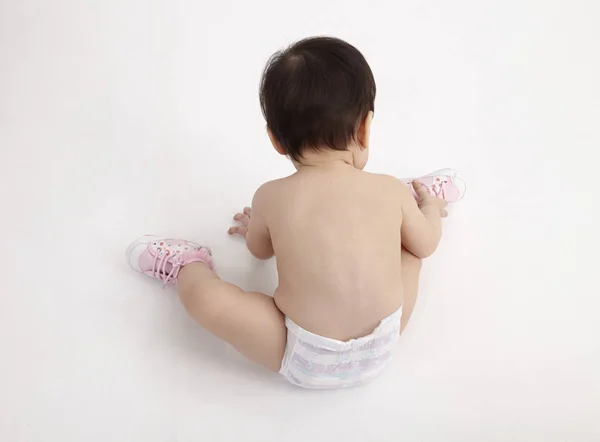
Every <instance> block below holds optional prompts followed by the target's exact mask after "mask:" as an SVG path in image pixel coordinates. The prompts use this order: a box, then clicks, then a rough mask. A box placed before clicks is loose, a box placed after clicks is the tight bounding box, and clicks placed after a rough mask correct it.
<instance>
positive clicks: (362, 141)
mask: <svg viewBox="0 0 600 442" xmlns="http://www.w3.org/2000/svg"><path fill="white" fill-rule="evenodd" d="M372 121H373V111H369V113H367V115H366V116H365V118H364V119H363V120H362V122H361V123H360V126H358V132H357V134H356V139H357V141H358V145H359V146H360V148H361V149H363V150H365V149H368V148H369V138H370V136H371V122H372Z"/></svg>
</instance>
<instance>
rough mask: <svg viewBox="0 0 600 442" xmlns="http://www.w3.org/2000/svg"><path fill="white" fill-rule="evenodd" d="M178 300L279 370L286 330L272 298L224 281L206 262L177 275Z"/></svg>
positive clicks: (235, 344) (234, 343) (249, 354)
mask: <svg viewBox="0 0 600 442" xmlns="http://www.w3.org/2000/svg"><path fill="white" fill-rule="evenodd" d="M177 290H178V292H179V299H181V302H182V303H183V305H184V306H185V308H186V310H187V311H188V313H189V314H190V316H191V317H192V318H194V319H195V320H196V322H198V324H200V325H201V326H202V327H204V328H205V329H206V330H208V331H209V332H211V333H212V334H213V335H215V336H217V337H218V338H221V339H223V340H224V341H226V342H228V343H229V344H231V345H232V346H233V347H234V348H235V349H236V350H237V351H239V352H240V353H241V354H243V355H244V356H246V357H247V358H248V359H251V360H252V361H254V362H257V363H259V364H261V365H263V366H265V367H267V368H269V369H271V370H273V371H279V369H280V368H281V361H282V359H283V355H284V352H285V345H286V338H287V330H286V327H285V318H284V315H283V314H282V313H281V312H280V311H279V309H278V308H277V306H276V305H275V302H274V301H273V298H272V297H270V296H267V295H264V294H262V293H256V292H244V291H243V290H242V289H240V288H239V287H237V286H235V285H233V284H229V283H227V282H224V281H221V280H220V279H219V277H218V276H217V275H216V274H215V273H214V272H213V271H212V270H210V269H209V268H208V267H207V266H206V265H204V264H203V263H200V262H194V263H190V264H188V265H186V266H184V267H182V268H181V271H180V272H179V275H178V277H177Z"/></svg>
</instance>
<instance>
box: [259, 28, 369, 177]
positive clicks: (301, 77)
mask: <svg viewBox="0 0 600 442" xmlns="http://www.w3.org/2000/svg"><path fill="white" fill-rule="evenodd" d="M260 104H261V107H262V111H263V114H264V116H265V119H266V120H267V129H268V131H269V137H270V138H271V141H272V143H273V146H274V147H275V149H276V150H277V151H278V152H279V153H281V154H282V155H288V156H289V157H290V158H291V159H292V160H293V161H294V162H295V163H297V164H302V162H303V160H304V159H306V157H307V156H309V155H310V156H311V157H314V156H315V155H317V154H329V155H330V156H331V157H334V156H335V155H331V154H332V153H335V152H338V153H339V156H340V157H341V158H343V159H344V160H345V161H347V162H351V164H352V165H354V166H355V167H357V168H359V169H362V168H364V167H365V165H366V163H367V159H368V154H369V149H368V148H369V129H370V126H371V119H372V118H373V111H374V104H375V79H374V78H373V73H372V72H371V68H370V67H369V64H368V63H367V61H366V60H365V58H364V57H363V55H362V54H361V53H360V52H359V51H358V49H356V48H355V47H354V46H352V45H350V44H348V43H346V42H344V41H342V40H339V39H337V38H329V37H314V38H308V39H305V40H301V41H299V42H297V43H295V44H293V45H292V46H290V47H289V48H287V49H285V50H283V51H281V52H277V53H275V54H274V55H273V56H272V57H271V59H270V60H269V62H268V63H267V66H266V68H265V71H264V73H263V77H262V81H261V85H260Z"/></svg>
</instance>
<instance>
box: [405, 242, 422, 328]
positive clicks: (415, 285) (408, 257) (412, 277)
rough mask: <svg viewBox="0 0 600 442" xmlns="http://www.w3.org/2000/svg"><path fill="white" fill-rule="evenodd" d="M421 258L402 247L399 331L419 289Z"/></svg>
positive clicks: (410, 313) (411, 308) (410, 311)
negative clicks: (401, 302) (401, 296)
mask: <svg viewBox="0 0 600 442" xmlns="http://www.w3.org/2000/svg"><path fill="white" fill-rule="evenodd" d="M421 264H422V260H421V259H419V258H417V257H416V256H415V255H413V254H412V253H410V252H409V251H408V250H406V249H405V248H404V247H402V257H401V265H402V286H403V289H404V302H403V304H402V322H401V326H400V327H401V328H400V333H402V330H404V327H406V324H407V323H408V320H409V319H410V315H412V312H413V309H414V307H415V302H416V301H417V293H418V291H419V276H420V274H421Z"/></svg>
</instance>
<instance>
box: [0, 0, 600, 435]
mask: <svg viewBox="0 0 600 442" xmlns="http://www.w3.org/2000/svg"><path fill="white" fill-rule="evenodd" d="M599 21H600V5H599V3H598V2H596V1H594V0H589V1H584V0H579V1H576V0H571V1H566V0H565V1H553V0H545V1H542V0H537V1H536V0H504V1H492V0H485V1H480V0H454V1H444V0H425V1H417V0H406V1H392V0H389V1H381V0H379V1H377V0H373V1H363V2H358V1H349V0H345V1H341V0H335V1H334V0H318V1H317V0H303V1H302V2H284V1H275V0H257V1H252V2H247V1H242V0H237V1H233V0H230V1H222V2H210V3H208V2H206V1H193V0H176V1H169V0H103V1H100V0H95V1H77V0H60V1H58V0H57V1H43V0H19V1H17V0H14V1H11V0H0V154H1V155H0V172H1V175H0V197H1V199H0V201H1V203H2V209H1V212H0V215H1V216H0V227H1V231H2V239H1V241H0V263H1V268H2V275H1V278H0V440H2V441H6V442H9V441H10V442H21V441H35V442H37V441H61V442H70V441H86V442H95V441H102V442H107V441H144V442H154V441H177V442H179V441H181V442H183V441H207V442H218V441H234V440H244V441H261V442H262V441H334V440H335V441H337V440H344V441H376V440H378V441H408V442H412V441H445V442H452V441H477V442H480V441H502V442H504V441H526V442H534V441H545V442H546V441H598V440H600V343H599V341H600V321H599V319H598V317H599V314H600V284H599V278H598V272H599V271H598V263H599V262H600V260H599V258H598V253H599V251H600V247H599V246H600V244H599V235H598V228H597V226H598V215H599V210H598V204H599V202H600V198H599V197H598V195H599V191H598V186H599V183H598V176H600V174H598V173H597V170H598V148H599V147H600V136H599V131H600V80H599V79H600V62H599V54H600V49H599V46H600V31H599V30H598V29H599V28H598V23H599ZM315 34H329V35H335V36H339V37H341V38H344V39H347V40H348V41H350V42H352V43H353V44H355V45H356V46H357V47H358V48H359V49H360V50H361V51H363V53H364V54H365V56H366V57H367V59H368V60H369V62H370V63H371V66H372V68H373V71H374V73H375V77H376V80H377V85H378V98H377V103H376V117H375V122H374V127H373V135H372V137H373V138H372V161H371V163H370V165H369V166H368V169H369V170H371V171H377V172H386V173H390V174H394V175H397V176H405V175H415V174H423V173H426V172H429V171H432V170H435V169H438V168H442V167H454V168H457V169H459V170H461V171H462V173H463V175H464V177H465V179H466V180H467V182H468V193H467V196H466V198H465V199H464V200H463V201H462V202H460V203H459V204H457V205H455V206H454V207H453V209H452V213H451V218H450V219H449V220H448V221H447V222H446V225H445V236H444V239H443V242H442V244H441V246H440V249H439V251H438V253H437V254H436V255H435V256H434V257H433V258H431V259H430V260H428V261H427V262H426V263H425V265H424V272H423V279H422V281H423V282H422V290H421V295H420V298H419V302H418V305H417V308H416V310H415V313H414V315H413V319H412V322H411V324H410V326H409V327H408V329H407V330H406V333H405V335H404V336H403V338H402V339H401V342H402V343H401V346H400V347H401V348H400V349H399V351H398V352H397V354H396V356H395V359H394V361H393V363H392V365H391V367H390V369H389V370H388V371H387V372H386V373H385V374H384V375H383V376H382V377H381V378H379V379H378V380H377V381H375V382H373V383H372V384H370V385H368V386H365V387H362V388H358V389H352V390H344V391H333V392H308V391H303V390H299V389H295V388H293V387H291V386H289V385H287V384H286V383H285V382H284V381H283V380H282V379H280V378H279V377H278V376H276V375H271V374H269V373H267V372H265V371H263V370H262V369H260V368H259V367H257V366H254V365H253V364H251V363H249V362H246V361H244V360H243V359H242V358H241V357H240V356H238V355H237V354H235V352H234V351H233V350H232V349H231V348H229V347H227V346H226V345H225V344H223V343H221V342H219V341H217V340H216V339H214V338H213V337H211V336H210V335H209V334H208V333H206V332H205V331H203V330H201V329H200V328H199V327H197V326H196V325H195V324H194V323H193V322H192V321H191V320H190V319H188V318H187V316H186V314H185V312H184V310H183V308H182V307H181V306H180V305H179V303H178V301H177V299H176V296H175V294H174V292H173V291H172V290H166V291H163V290H161V289H160V287H159V284H157V283H156V282H155V281H152V280H149V279H146V278H144V277H143V276H140V275H138V274H136V273H134V272H133V271H131V270H130V269H129V268H128V266H127V265H126V263H125V260H124V255H123V252H124V249H125V247H126V246H127V244H128V243H129V241H131V240H132V239H134V238H135V237H137V236H138V235H141V234H144V233H159V234H169V235H172V236H183V237H186V238H190V239H193V240H196V241H199V242H203V243H205V244H207V245H210V246H211V247H212V248H213V252H214V254H215V257H216V261H217V265H218V266H219V269H220V274H221V276H222V277H224V278H225V279H229V280H231V281H232V282H235V283H238V284H240V285H241V286H242V287H244V288H245V289H255V290H262V291H265V292H267V293H271V292H272V291H273V289H274V287H275V285H276V274H275V268H274V265H273V262H270V263H266V264H265V263H260V262H258V261H256V260H254V259H252V258H251V257H250V255H249V254H248V252H247V251H246V250H245V248H244V245H243V244H242V243H241V242H240V241H236V240H234V239H231V238H228V237H227V235H226V230H227V228H228V227H229V225H230V218H231V216H232V215H233V213H234V212H235V211H236V210H238V209H239V208H241V207H243V206H244V205H246V204H248V203H249V202H250V200H251V197H252V194H253V192H254V190H255V189H256V188H257V187H258V186H259V185H260V184H261V183H262V182H264V181H266V180H269V179H272V178H275V177H279V176H282V175H284V174H287V173H289V172H290V171H291V170H292V168H291V166H290V164H289V163H288V162H287V161H286V160H285V159H284V158H282V157H279V156H278V155H276V153H275V152H274V151H273V150H272V148H271V147H270V145H269V143H268V140H267V137H266V135H265V129H264V121H263V120H262V117H261V114H260V111H259V106H258V98H257V88H258V82H259V78H260V74H261V70H262V68H263V65H264V63H265V61H266V60H267V59H268V57H269V56H270V55H271V53H272V52H274V51H275V50H277V49H279V48H281V47H283V46H285V45H286V44H288V43H290V42H292V41H294V40H296V39H299V38H301V37H305V36H309V35H315Z"/></svg>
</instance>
